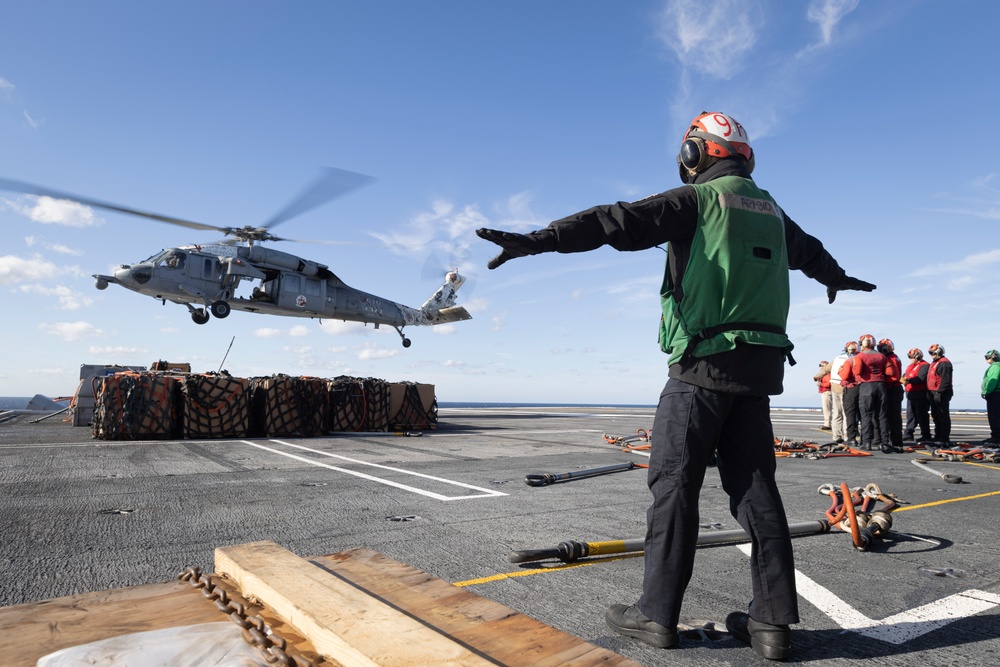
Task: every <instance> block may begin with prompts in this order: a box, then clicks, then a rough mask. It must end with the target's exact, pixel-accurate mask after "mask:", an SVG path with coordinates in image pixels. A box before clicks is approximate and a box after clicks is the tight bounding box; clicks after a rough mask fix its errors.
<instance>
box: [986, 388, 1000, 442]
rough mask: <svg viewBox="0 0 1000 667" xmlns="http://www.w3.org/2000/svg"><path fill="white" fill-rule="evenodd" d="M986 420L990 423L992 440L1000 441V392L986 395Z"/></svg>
mask: <svg viewBox="0 0 1000 667" xmlns="http://www.w3.org/2000/svg"><path fill="white" fill-rule="evenodd" d="M986 418H987V419H988V420H989V422H990V440H993V441H994V442H998V441H1000V391H994V392H991V393H989V394H986Z"/></svg>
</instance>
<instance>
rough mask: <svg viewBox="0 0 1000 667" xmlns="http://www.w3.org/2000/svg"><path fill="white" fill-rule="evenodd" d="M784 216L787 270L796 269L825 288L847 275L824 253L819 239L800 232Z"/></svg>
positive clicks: (796, 226) (799, 229)
mask: <svg viewBox="0 0 1000 667" xmlns="http://www.w3.org/2000/svg"><path fill="white" fill-rule="evenodd" d="M784 215H785V246H786V247H787V248H788V268H790V269H798V270H799V271H801V272H802V273H804V274H805V275H806V276H808V277H810V278H812V279H813V280H816V281H818V282H820V283H822V284H823V285H826V286H827V287H830V286H834V285H837V284H839V283H840V282H841V281H842V280H843V279H844V278H845V277H846V275H847V274H846V273H845V272H844V269H843V268H842V267H841V266H840V264H838V263H837V260H835V259H834V258H833V256H832V255H831V254H830V253H829V252H827V251H826V249H825V248H824V247H823V244H822V243H821V242H820V240H819V239H817V238H816V237H815V236H811V235H810V234H807V233H806V232H804V231H802V228H801V227H799V226H798V224H796V222H795V221H794V220H792V219H791V218H789V217H788V214H787V213H786V214H784Z"/></svg>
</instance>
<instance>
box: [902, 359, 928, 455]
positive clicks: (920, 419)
mask: <svg viewBox="0 0 1000 667" xmlns="http://www.w3.org/2000/svg"><path fill="white" fill-rule="evenodd" d="M906 356H907V357H908V358H909V359H910V365H909V366H907V367H906V371H905V372H904V373H903V382H904V383H906V431H905V432H904V433H903V440H913V438H914V436H915V434H916V431H917V427H918V426H919V427H920V442H926V441H928V440H930V439H931V420H930V413H929V410H930V407H931V403H930V400H931V399H930V395H929V394H928V392H927V370H928V369H929V368H930V366H931V365H930V364H929V363H927V362H926V361H924V353H923V352H921V351H920V348H919V347H915V348H913V349H911V350H910V351H909V352H907V353H906Z"/></svg>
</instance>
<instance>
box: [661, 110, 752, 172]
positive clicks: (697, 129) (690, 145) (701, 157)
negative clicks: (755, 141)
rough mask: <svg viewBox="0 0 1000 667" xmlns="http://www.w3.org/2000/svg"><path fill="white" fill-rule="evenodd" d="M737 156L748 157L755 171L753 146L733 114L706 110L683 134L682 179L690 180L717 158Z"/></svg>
mask: <svg viewBox="0 0 1000 667" xmlns="http://www.w3.org/2000/svg"><path fill="white" fill-rule="evenodd" d="M737 156H739V157H742V158H743V159H744V160H746V166H747V171H749V172H753V166H754V156H753V149H752V148H751V147H750V137H749V136H748V135H747V131H746V130H744V129H743V126H742V125H740V124H739V123H738V122H737V121H736V119H735V118H733V117H732V116H729V115H727V114H724V113H719V112H717V111H703V112H702V113H701V115H699V116H698V117H697V118H695V119H694V120H692V121H691V125H690V126H688V129H687V132H685V133H684V138H683V139H682V140H681V149H680V151H679V152H678V153H677V167H678V170H679V174H680V177H681V180H682V181H684V182H685V183H690V182H692V180H693V179H694V176H695V175H696V174H698V173H699V172H701V171H704V170H705V169H706V168H707V167H708V166H710V165H711V164H712V163H714V162H715V161H716V160H721V159H723V158H728V157H737Z"/></svg>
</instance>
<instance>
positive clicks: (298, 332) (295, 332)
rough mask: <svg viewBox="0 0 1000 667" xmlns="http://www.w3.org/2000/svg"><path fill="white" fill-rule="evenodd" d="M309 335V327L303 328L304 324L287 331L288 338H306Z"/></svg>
mask: <svg viewBox="0 0 1000 667" xmlns="http://www.w3.org/2000/svg"><path fill="white" fill-rule="evenodd" d="M310 333H311V332H310V331H309V327H307V326H305V325H304V324H297V325H295V326H294V327H292V328H291V329H289V330H288V335H289V336H295V337H297V338H299V337H302V336H308V335H309V334H310Z"/></svg>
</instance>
